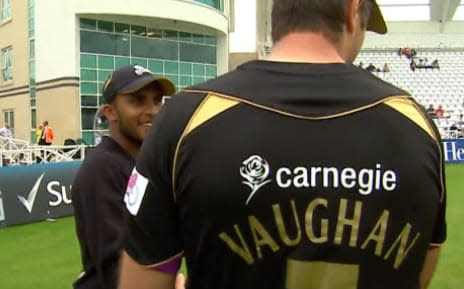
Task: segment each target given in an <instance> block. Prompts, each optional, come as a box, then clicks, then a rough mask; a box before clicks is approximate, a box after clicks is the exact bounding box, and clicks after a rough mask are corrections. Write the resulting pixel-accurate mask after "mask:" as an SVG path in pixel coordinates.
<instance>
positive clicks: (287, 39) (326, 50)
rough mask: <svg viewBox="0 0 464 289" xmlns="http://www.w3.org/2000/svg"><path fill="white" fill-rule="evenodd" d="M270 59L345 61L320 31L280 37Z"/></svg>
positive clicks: (286, 60) (317, 61)
mask: <svg viewBox="0 0 464 289" xmlns="http://www.w3.org/2000/svg"><path fill="white" fill-rule="evenodd" d="M266 60H270V61H280V62H302V63H306V62H307V63H344V62H345V61H344V60H343V58H342V57H341V55H340V53H339V52H338V50H337V48H336V46H335V45H334V44H333V43H331V42H330V41H328V40H327V38H326V37H324V36H323V35H321V34H320V33H313V32H293V33H290V34H288V35H286V36H284V37H283V38H282V39H280V40H279V41H278V42H277V43H276V44H275V45H274V47H273V48H272V53H271V54H270V55H269V56H268V57H267V58H266Z"/></svg>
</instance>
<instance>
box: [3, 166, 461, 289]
mask: <svg viewBox="0 0 464 289" xmlns="http://www.w3.org/2000/svg"><path fill="white" fill-rule="evenodd" d="M446 179H447V188H448V209H447V220H448V239H447V241H446V243H445V245H444V246H443V249H442V255H441V258H440V262H439V265H438V269H437V272H436V274H435V276H434V279H433V282H432V284H431V286H430V287H429V288H430V289H460V288H462V286H463V284H464V225H463V224H462V223H461V222H462V220H464V210H463V209H462V208H461V206H462V205H463V204H464V192H463V189H464V165H447V167H446ZM461 227H462V228H461ZM0 264H1V267H0V288H5V289H31V288H34V289H63V288H72V286H71V284H72V282H73V280H75V278H76V276H77V275H78V274H79V270H80V268H81V265H80V256H79V248H78V244H77V241H76V238H75V236H74V219H73V218H72V217H68V218H63V219H60V220H57V221H55V222H41V223H35V224H28V225H22V226H14V227H9V228H2V229H0ZM183 270H185V268H184V267H183Z"/></svg>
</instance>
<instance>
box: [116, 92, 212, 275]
mask: <svg viewBox="0 0 464 289" xmlns="http://www.w3.org/2000/svg"><path fill="white" fill-rule="evenodd" d="M202 98H203V95H201V94H181V95H177V96H174V97H173V98H171V99H170V100H169V101H168V103H167V104H166V105H165V106H164V107H163V109H162V110H161V111H160V113H159V114H158V116H157V117H156V119H155V122H154V125H153V127H152V129H151V131H150V132H149V134H148V136H147V137H146V138H145V140H144V143H143V146H142V149H141V152H140V155H139V157H138V161H137V164H136V168H135V169H134V171H133V173H132V175H131V178H130V180H129V183H128V189H127V191H126V196H125V202H126V207H127V209H128V211H129V216H128V220H127V240H126V244H125V249H126V251H127V253H128V254H129V255H130V256H131V257H132V258H134V260H136V261H137V262H138V263H140V264H142V265H145V266H159V265H162V264H164V263H167V262H169V261H170V260H172V259H174V258H176V257H178V256H179V255H181V254H182V252H183V240H182V235H181V232H180V221H179V219H178V213H177V211H178V204H176V202H175V200H174V192H173V185H172V179H173V172H172V170H173V162H174V158H175V152H176V148H177V145H178V142H179V139H180V138H181V135H182V133H183V131H184V129H185V127H186V126H187V123H188V121H189V120H190V118H191V116H192V114H193V112H194V110H195V109H196V107H197V106H198V105H199V104H200V102H201V100H202Z"/></svg>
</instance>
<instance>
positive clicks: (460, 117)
mask: <svg viewBox="0 0 464 289" xmlns="http://www.w3.org/2000/svg"><path fill="white" fill-rule="evenodd" d="M458 125H459V126H461V127H462V126H464V120H463V115H462V113H461V114H460V115H459V118H458Z"/></svg>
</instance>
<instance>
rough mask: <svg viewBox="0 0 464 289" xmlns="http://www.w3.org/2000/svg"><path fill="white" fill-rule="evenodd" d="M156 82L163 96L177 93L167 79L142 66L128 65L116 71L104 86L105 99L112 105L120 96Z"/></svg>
mask: <svg viewBox="0 0 464 289" xmlns="http://www.w3.org/2000/svg"><path fill="white" fill-rule="evenodd" d="M153 82H156V83H157V84H158V85H159V87H160V88H161V90H162V92H163V95H172V94H174V93H175V92H176V88H175V86H174V84H173V83H172V82H171V81H170V80H169V79H167V78H164V77H156V76H154V75H153V73H152V72H151V71H150V70H148V69H147V68H145V67H143V66H141V65H137V64H134V65H128V66H124V67H121V68H118V69H116V70H115V71H113V73H111V75H110V76H109V77H108V79H107V80H106V81H105V83H104V84H103V99H104V101H105V103H111V102H112V101H113V100H114V98H115V97H116V95H118V94H130V93H133V92H136V91H138V90H140V89H142V88H144V87H145V86H147V85H149V84H150V83H153Z"/></svg>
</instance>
